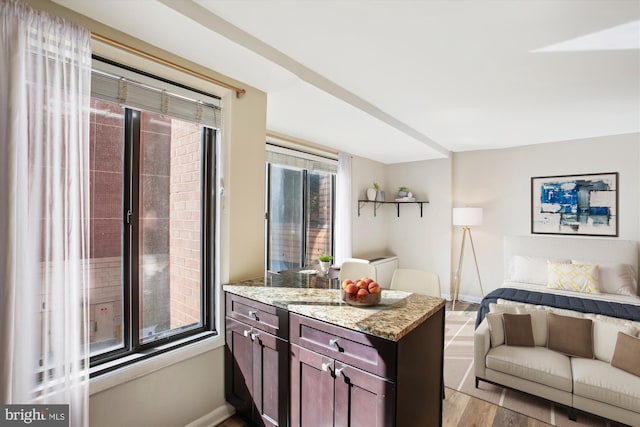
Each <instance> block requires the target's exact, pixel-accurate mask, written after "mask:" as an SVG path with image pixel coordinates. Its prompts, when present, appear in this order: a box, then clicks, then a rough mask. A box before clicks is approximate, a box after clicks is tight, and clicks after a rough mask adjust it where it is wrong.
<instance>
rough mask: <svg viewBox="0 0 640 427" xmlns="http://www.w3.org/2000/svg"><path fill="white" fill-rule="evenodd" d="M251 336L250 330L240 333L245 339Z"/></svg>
mask: <svg viewBox="0 0 640 427" xmlns="http://www.w3.org/2000/svg"><path fill="white" fill-rule="evenodd" d="M250 334H251V329H245V330H244V331H242V335H244V336H245V337H248V336H249V335H250Z"/></svg>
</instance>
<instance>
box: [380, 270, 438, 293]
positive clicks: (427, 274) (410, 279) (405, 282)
mask: <svg viewBox="0 0 640 427" xmlns="http://www.w3.org/2000/svg"><path fill="white" fill-rule="evenodd" d="M390 288H391V289H396V290H399V291H406V292H413V293H415V294H422V295H429V296H434V297H438V298H440V277H438V274H437V273H434V272H432V271H423V270H412V269H409V268H398V269H396V271H394V272H393V277H392V278H391V286H390Z"/></svg>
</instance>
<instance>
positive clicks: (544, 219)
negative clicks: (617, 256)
mask: <svg viewBox="0 0 640 427" xmlns="http://www.w3.org/2000/svg"><path fill="white" fill-rule="evenodd" d="M531 233H533V234H571V235H582V236H614V237H617V236H618V173H617V172H611V173H597V174H590V175H564V176H543V177H534V178H531Z"/></svg>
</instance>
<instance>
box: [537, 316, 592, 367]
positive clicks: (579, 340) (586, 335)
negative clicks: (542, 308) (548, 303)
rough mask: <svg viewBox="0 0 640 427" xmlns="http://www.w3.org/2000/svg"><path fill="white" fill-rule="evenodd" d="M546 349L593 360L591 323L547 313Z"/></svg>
mask: <svg viewBox="0 0 640 427" xmlns="http://www.w3.org/2000/svg"><path fill="white" fill-rule="evenodd" d="M547 323H548V325H549V334H548V340H547V347H548V348H549V349H550V350H555V351H559V352H561V353H564V354H567V355H570V356H579V357H586V358H588V359H593V321H592V320H591V319H580V318H577V317H572V316H561V315H558V314H555V313H547Z"/></svg>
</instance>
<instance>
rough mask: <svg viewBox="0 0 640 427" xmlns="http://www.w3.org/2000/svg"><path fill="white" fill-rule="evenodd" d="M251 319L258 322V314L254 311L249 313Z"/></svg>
mask: <svg viewBox="0 0 640 427" xmlns="http://www.w3.org/2000/svg"><path fill="white" fill-rule="evenodd" d="M249 317H251V318H253V319H255V320H258V312H257V311H253V310H251V311H249Z"/></svg>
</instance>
